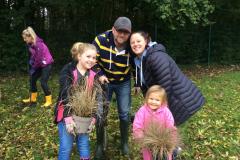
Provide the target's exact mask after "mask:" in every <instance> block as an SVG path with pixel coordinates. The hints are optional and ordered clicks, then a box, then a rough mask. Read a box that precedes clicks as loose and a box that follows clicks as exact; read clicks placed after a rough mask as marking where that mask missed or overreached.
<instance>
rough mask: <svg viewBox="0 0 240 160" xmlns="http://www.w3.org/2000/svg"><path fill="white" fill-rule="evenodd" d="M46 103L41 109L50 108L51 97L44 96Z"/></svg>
mask: <svg viewBox="0 0 240 160" xmlns="http://www.w3.org/2000/svg"><path fill="white" fill-rule="evenodd" d="M45 99H46V102H45V103H44V104H43V106H42V107H50V106H51V104H52V95H49V96H45Z"/></svg>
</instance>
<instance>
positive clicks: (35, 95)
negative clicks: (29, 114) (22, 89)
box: [22, 92, 37, 103]
mask: <svg viewBox="0 0 240 160" xmlns="http://www.w3.org/2000/svg"><path fill="white" fill-rule="evenodd" d="M36 101H37V92H33V93H31V96H30V97H29V98H27V99H23V100H22V102H23V103H31V102H36Z"/></svg>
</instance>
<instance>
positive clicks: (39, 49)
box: [28, 37, 53, 69]
mask: <svg viewBox="0 0 240 160" xmlns="http://www.w3.org/2000/svg"><path fill="white" fill-rule="evenodd" d="M28 49H29V52H30V60H29V64H30V65H31V66H32V67H33V68H34V69H37V68H43V67H45V66H47V65H49V64H52V63H53V58H52V55H51V53H50V51H49V49H48V47H47V46H46V44H45V43H44V42H43V40H42V39H41V38H39V37H37V39H36V44H32V45H28Z"/></svg>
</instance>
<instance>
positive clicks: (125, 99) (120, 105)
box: [108, 80, 131, 121]
mask: <svg viewBox="0 0 240 160" xmlns="http://www.w3.org/2000/svg"><path fill="white" fill-rule="evenodd" d="M113 93H115V95H116V99H117V109H118V116H119V119H120V120H123V121H129V112H130V107H131V81H130V80H128V81H126V82H123V83H119V84H111V83H110V84H108V101H111V99H112V95H113Z"/></svg>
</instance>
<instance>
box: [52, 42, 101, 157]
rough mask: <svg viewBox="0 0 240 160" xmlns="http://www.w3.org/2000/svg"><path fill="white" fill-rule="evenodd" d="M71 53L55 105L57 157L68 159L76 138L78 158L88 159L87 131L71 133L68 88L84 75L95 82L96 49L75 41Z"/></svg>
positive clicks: (64, 68)
mask: <svg viewBox="0 0 240 160" xmlns="http://www.w3.org/2000/svg"><path fill="white" fill-rule="evenodd" d="M71 54H72V58H73V62H71V63H68V64H66V65H65V66H64V67H63V69H62V71H61V73H60V81H59V82H60V93H59V97H58V101H57V105H56V107H55V120H56V123H57V125H58V132H59V140H60V146H59V154H58V159H59V160H68V159H70V155H71V150H72V146H73V142H74V140H76V144H77V148H78V152H79V154H80V159H81V160H88V159H90V149H89V135H88V133H83V134H78V135H76V137H75V136H74V135H73V129H74V125H75V123H74V121H73V118H72V115H71V112H70V111H69V108H68V107H67V103H68V93H69V92H68V90H69V88H70V87H71V86H72V85H73V84H74V83H75V82H76V81H77V82H80V81H82V80H85V79H86V77H87V81H88V82H89V81H90V80H91V82H93V83H94V82H96V81H95V80H97V79H98V77H97V76H96V73H95V72H94V71H93V70H92V69H91V68H92V67H93V66H94V65H95V63H96V54H97V50H96V47H95V46H94V45H92V44H88V43H81V42H77V43H75V44H74V45H73V47H72V49H71ZM93 79H94V81H93ZM83 101H84V99H83ZM95 118H96V117H94V118H93V121H92V123H91V125H90V126H89V130H90V131H91V130H92V126H93V125H94V124H95V121H96V119H95Z"/></svg>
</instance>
